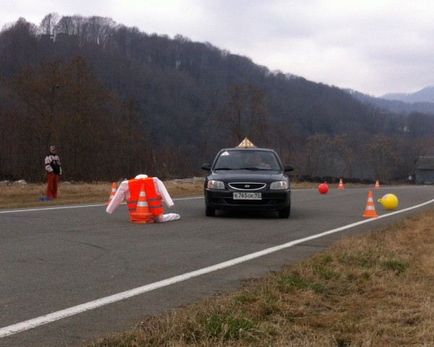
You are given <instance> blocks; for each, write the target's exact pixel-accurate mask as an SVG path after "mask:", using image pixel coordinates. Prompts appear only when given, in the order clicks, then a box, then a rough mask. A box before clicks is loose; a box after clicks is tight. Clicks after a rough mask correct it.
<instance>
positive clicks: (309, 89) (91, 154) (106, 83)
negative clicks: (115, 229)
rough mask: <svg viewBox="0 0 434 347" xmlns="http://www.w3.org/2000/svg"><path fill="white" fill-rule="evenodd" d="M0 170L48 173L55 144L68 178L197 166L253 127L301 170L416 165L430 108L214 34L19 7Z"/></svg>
mask: <svg viewBox="0 0 434 347" xmlns="http://www.w3.org/2000/svg"><path fill="white" fill-rule="evenodd" d="M0 82H1V84H0V179H2V178H25V179H27V180H41V179H42V178H43V174H44V172H43V164H42V160H43V157H44V155H45V153H46V151H47V148H48V145H50V144H56V145H57V147H58V148H59V152H60V155H61V157H62V159H63V166H64V173H65V174H64V178H65V179H68V180H109V181H111V180H115V179H118V178H122V177H130V176H133V175H135V174H137V173H139V172H144V173H148V174H151V175H159V176H160V177H183V176H191V175H194V174H198V173H200V171H199V168H200V164H201V163H202V162H205V161H210V160H211V159H212V157H213V155H214V154H215V153H216V151H217V150H218V149H219V148H221V147H228V146H233V145H236V144H237V143H238V142H239V141H240V140H241V139H242V138H243V137H245V136H248V137H250V138H251V140H252V141H253V142H254V143H256V144H257V145H260V146H271V147H273V148H275V149H276V150H277V151H278V152H279V153H280V154H281V155H282V157H283V159H284V161H286V162H291V163H293V164H294V165H295V167H296V168H297V172H298V173H299V174H300V175H309V176H325V175H333V176H344V177H348V178H351V177H357V178H380V179H382V180H389V179H395V178H401V177H406V176H407V175H408V173H410V172H412V170H413V165H414V160H415V159H416V158H417V156H418V155H419V154H420V153H426V152H429V151H431V150H432V149H433V146H434V143H433V139H434V117H432V116H426V115H424V114H420V113H412V114H409V115H396V114H393V113H387V112H384V111H380V110H377V109H375V108H374V107H370V106H367V105H364V104H363V103H361V102H359V101H358V100H355V99H354V98H352V97H351V96H350V95H348V94H347V93H346V92H344V91H342V90H340V89H338V88H335V87H330V86H326V85H323V84H318V83H313V82H310V81H307V80H305V79H303V78H300V77H295V76H292V75H289V74H288V75H285V74H283V73H281V72H271V71H269V70H268V69H267V68H266V67H263V66H258V65H256V64H254V63H253V62H252V61H251V60H250V59H249V58H246V57H242V56H238V55H235V54H231V53H230V52H227V51H225V50H222V49H219V48H216V47H214V46H212V45H211V44H209V43H197V42H192V41H190V40H189V39H187V38H185V37H182V36H176V37H175V38H173V39H172V38H169V37H166V36H158V35H155V34H147V33H144V32H140V31H139V30H138V29H136V28H128V27H125V26H123V25H118V24H116V23H114V22H113V21H112V20H110V19H108V18H101V17H90V18H83V17H80V16H74V17H58V16H56V15H54V14H51V15H48V16H46V17H45V18H44V20H43V21H42V23H41V24H40V25H38V26H37V25H34V24H31V23H28V22H27V21H26V20H25V19H19V20H18V21H17V22H16V23H15V24H13V25H10V26H8V27H6V28H4V29H3V30H2V31H1V33H0Z"/></svg>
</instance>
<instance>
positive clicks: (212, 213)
mask: <svg viewBox="0 0 434 347" xmlns="http://www.w3.org/2000/svg"><path fill="white" fill-rule="evenodd" d="M205 215H206V216H207V217H215V208H212V207H208V206H207V207H206V208H205Z"/></svg>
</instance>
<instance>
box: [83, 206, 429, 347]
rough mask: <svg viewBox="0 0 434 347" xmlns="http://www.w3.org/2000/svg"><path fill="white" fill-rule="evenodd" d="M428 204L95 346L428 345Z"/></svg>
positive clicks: (144, 322) (146, 322)
mask: <svg viewBox="0 0 434 347" xmlns="http://www.w3.org/2000/svg"><path fill="white" fill-rule="evenodd" d="M433 226H434V210H430V211H428V212H425V213H423V214H421V215H419V216H416V217H410V218H408V219H406V220H405V221H404V222H401V223H400V224H398V225H395V226H392V227H389V228H387V229H385V230H383V231H377V232H373V233H370V234H368V235H364V236H358V237H351V238H347V239H344V240H343V241H341V242H339V243H338V244H337V245H336V246H334V247H333V248H332V249H330V250H328V251H326V252H324V253H322V254H319V255H317V256H314V257H312V258H311V259H309V260H307V261H305V262H303V263H300V264H298V265H295V266H291V267H287V268H285V269H284V270H283V271H281V272H277V273H272V274H270V275H269V276H268V277H267V278H265V279H261V280H254V281H251V283H247V284H246V285H245V286H244V288H243V289H241V290H239V291H237V292H235V293H231V294H226V295H222V296H219V297H217V298H213V299H208V300H206V301H204V302H201V303H198V304H195V305H192V306H189V307H185V308H181V309H178V310H174V311H172V312H170V313H168V314H164V315H161V316H156V317H148V318H146V319H145V320H144V321H143V322H141V323H140V324H139V326H138V327H137V328H135V329H134V330H132V331H129V332H126V333H124V334H122V335H118V336H114V337H111V338H106V339H103V340H100V341H99V342H96V343H94V344H92V345H91V346H93V347H102V346H117V347H118V346H161V345H164V346H185V345H195V346H210V345H212V346H342V347H343V346H433V345H434V331H433V329H432V327H433V326H434V302H433V300H434V290H433V286H434V252H433V249H434V230H433Z"/></svg>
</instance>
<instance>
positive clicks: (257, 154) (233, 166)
mask: <svg viewBox="0 0 434 347" xmlns="http://www.w3.org/2000/svg"><path fill="white" fill-rule="evenodd" d="M214 170H252V171H257V170H261V171H280V170H281V167H280V164H279V162H278V160H277V158H276V155H275V154H274V153H273V152H268V151H254V150H249V151H245V150H226V151H224V152H222V153H220V156H219V157H218V158H217V161H216V163H215V165H214Z"/></svg>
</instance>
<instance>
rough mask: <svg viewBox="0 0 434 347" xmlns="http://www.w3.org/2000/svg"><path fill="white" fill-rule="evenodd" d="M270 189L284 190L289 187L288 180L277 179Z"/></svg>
mask: <svg viewBox="0 0 434 347" xmlns="http://www.w3.org/2000/svg"><path fill="white" fill-rule="evenodd" d="M270 189H273V190H284V189H288V181H276V182H273V183H271V185H270Z"/></svg>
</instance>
